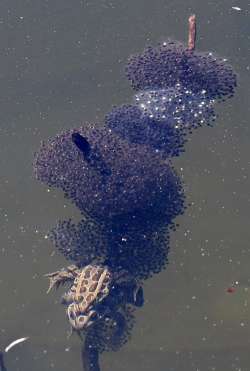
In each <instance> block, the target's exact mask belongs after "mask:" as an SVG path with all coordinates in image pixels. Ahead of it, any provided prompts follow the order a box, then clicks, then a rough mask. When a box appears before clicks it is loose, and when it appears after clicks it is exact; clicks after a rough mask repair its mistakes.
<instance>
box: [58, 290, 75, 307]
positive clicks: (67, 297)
mask: <svg viewBox="0 0 250 371" xmlns="http://www.w3.org/2000/svg"><path fill="white" fill-rule="evenodd" d="M74 301H75V293H73V292H72V291H70V290H69V291H67V292H65V294H63V296H62V299H61V304H64V305H68V304H72V303H73V302H74Z"/></svg>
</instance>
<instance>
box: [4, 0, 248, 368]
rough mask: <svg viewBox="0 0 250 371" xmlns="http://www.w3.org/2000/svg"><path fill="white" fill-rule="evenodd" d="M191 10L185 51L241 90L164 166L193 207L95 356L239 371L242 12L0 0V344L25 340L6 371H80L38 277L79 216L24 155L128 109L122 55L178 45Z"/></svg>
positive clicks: (244, 274) (244, 161) (243, 255)
mask: <svg viewBox="0 0 250 371" xmlns="http://www.w3.org/2000/svg"><path fill="white" fill-rule="evenodd" d="M232 7H239V8H241V10H236V9H233V8H232ZM193 12H194V13H195V14H196V15H197V21H198V39H197V48H198V49H200V50H202V51H206V50H212V51H214V52H216V53H218V54H219V55H221V56H225V57H226V58H228V59H229V61H230V63H231V64H232V65H233V66H234V67H235V70H236V72H237V73H238V75H239V87H238V90H237V92H236V96H235V98H233V99H232V100H230V101H229V102H226V103H225V104H223V105H221V106H220V107H219V114H220V116H219V118H218V119H217V122H216V125H215V127H214V128H212V129H209V128H205V129H204V128H203V129H201V130H199V131H197V132H196V133H195V134H194V135H193V136H192V138H191V140H190V142H189V143H188V145H187V147H186V152H185V153H184V154H183V155H182V156H181V157H180V158H178V159H177V160H175V166H176V168H177V169H178V171H179V174H183V178H184V181H185V184H186V195H187V198H188V201H189V202H190V203H191V205H190V206H189V208H188V210H187V211H186V213H185V215H184V216H182V217H181V218H179V220H178V222H179V224H180V227H179V229H178V230H177V231H176V232H174V233H172V235H171V252H170V254H169V265H168V268H167V270H166V271H164V272H162V273H161V274H159V275H158V276H155V277H154V278H153V279H151V280H149V281H147V282H146V284H145V305H144V307H143V308H142V309H140V310H138V311H137V323H136V326H135V328H134V331H133V335H132V339H131V341H130V342H129V343H128V344H127V345H126V346H124V347H123V348H122V349H121V350H120V351H119V352H117V353H108V354H104V355H103V356H102V358H101V370H102V371H108V370H119V371H123V370H124V371H125V370H126V371H127V370H131V371H142V370H143V371H152V370H154V371H156V370H157V371H158V370H159V371H165V370H173V371H182V370H185V371H198V370H199V371H212V370H218V371H249V370H250V360H249V345H250V310H249V301H250V296H249V295H250V288H249V285H250V273H249V264H250V247H249V240H250V228H249V225H250V224H249V210H250V193H249V192H250V191H249V190H250V184H249V175H250V160H249V159H250V149H249V148H250V147H249V140H250V131H249V82H250V78H249V69H250V62H249V50H248V49H249V32H250V26H249V12H250V4H248V3H247V2H246V1H245V2H243V1H238V0H235V1H227V0H224V1H215V0H211V1H208V2H201V1H191V0H190V1H189V0H187V1H185V2H183V1H180V0H173V1H165V0H164V1H163V0H156V1H154V2H153V1H142V0H135V1H131V0H127V1H121V0H114V1H105V0H99V1H97V0H92V1H88V2H87V1H79V0H72V1H70V2H68V1H64V0H60V1H59V0H56V1H39V0H38V1H28V0H23V1H21V2H20V1H17V0H12V1H10V0H2V1H1V4H0V48H1V57H0V80H1V84H0V89H1V94H0V153H1V156H0V171H1V176H0V221H1V222H0V228H1V245H0V252H1V260H0V264H1V266H0V269H1V275H0V295H1V307H0V320H1V322H0V323H1V324H0V335H1V337H0V343H1V347H2V349H3V348H4V347H5V346H6V345H7V344H8V343H9V342H10V341H12V340H14V339H17V338H19V337H23V336H29V337H30V339H29V341H27V342H26V343H24V344H22V345H20V346H17V347H16V348H14V349H13V350H12V351H10V353H8V354H7V355H6V359H5V360H6V365H7V367H8V371H11V370H13V371H14V370H15V371H17V370H20V371H23V370H26V371H27V370H32V371H44V370H50V369H52V370H55V371H57V370H58V371H59V370H60V371H64V370H65V371H66V370H76V371H77V370H80V369H81V363H80V352H79V350H80V344H79V340H78V339H77V337H71V338H69V339H68V338H67V331H68V330H69V326H68V323H67V321H66V320H65V314H64V310H63V308H62V307H61V305H60V304H59V300H60V295H59V294H58V295H50V296H49V295H46V289H47V281H46V280H45V279H44V278H43V277H42V276H43V274H44V273H47V272H50V271H53V270H57V269H58V268H60V267H62V266H65V264H66V262H65V260H64V259H63V257H62V256H61V255H59V253H57V252H55V251H54V249H53V246H52V245H51V244H50V243H49V242H48V240H46V239H44V235H45V234H46V232H47V230H48V229H49V228H50V227H51V226H53V225H54V224H55V222H56V220H57V219H59V218H65V217H72V216H73V217H75V218H78V217H79V212H78V211H77V210H76V209H75V208H74V207H73V206H71V205H70V203H68V202H65V200H64V198H63V196H62V194H61V193H60V192H56V191H50V192H48V190H47V188H46V187H45V186H43V185H41V184H40V183H38V182H36V181H35V180H34V179H33V174H32V161H33V153H34V151H35V150H36V149H37V148H38V146H39V143H40V141H41V140H42V139H46V138H48V137H50V136H52V135H54V134H55V133H57V132H59V131H61V130H63V129H65V128H70V127H73V126H76V127H77V126H79V124H81V123H82V122H85V121H94V122H96V121H97V122H101V121H102V119H103V117H104V115H105V113H106V112H108V111H109V110H110V108H111V107H112V105H119V104H121V103H124V102H128V101H129V99H130V96H131V94H132V92H131V89H130V87H129V83H128V82H127V80H126V78H125V77H124V73H123V68H124V65H125V62H126V60H127V57H128V56H129V55H130V54H131V53H134V52H137V51H141V50H142V49H143V48H144V46H145V44H148V43H152V44H154V43H156V42H157V41H159V40H160V41H163V40H164V39H165V38H167V37H172V38H174V39H177V40H180V41H185V40H186V33H187V18H188V16H189V15H190V14H191V13H193ZM235 281H239V285H238V286H237V289H236V291H235V292H234V293H232V294H230V293H228V292H227V291H226V290H227V288H228V287H229V286H231V285H232V283H233V282H235Z"/></svg>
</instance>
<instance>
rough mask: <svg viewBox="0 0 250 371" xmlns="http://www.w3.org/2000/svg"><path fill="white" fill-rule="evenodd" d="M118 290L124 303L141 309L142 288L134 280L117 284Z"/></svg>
mask: <svg viewBox="0 0 250 371" xmlns="http://www.w3.org/2000/svg"><path fill="white" fill-rule="evenodd" d="M117 288H118V290H121V292H122V294H123V297H124V302H125V303H128V304H132V305H135V306H136V307H142V306H143V304H144V294H143V288H142V286H141V285H139V284H138V282H137V281H136V280H131V281H128V282H123V283H122V284H118V286H117Z"/></svg>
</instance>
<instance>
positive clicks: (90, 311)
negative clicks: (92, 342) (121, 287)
mask: <svg viewBox="0 0 250 371" xmlns="http://www.w3.org/2000/svg"><path fill="white" fill-rule="evenodd" d="M120 273H121V272H120ZM123 273H124V272H123ZM123 273H122V274H120V275H119V278H121V277H122V275H123ZM45 276H47V277H48V278H49V280H50V285H49V289H48V292H49V291H50V290H51V289H52V288H53V287H54V286H55V287H58V286H60V284H64V283H65V282H67V281H71V282H72V286H71V287H70V289H69V290H68V292H66V293H65V294H64V295H63V297H62V303H63V304H66V305H67V306H68V307H67V311H66V312H67V317H68V320H69V322H70V324H71V326H72V329H74V330H76V331H81V330H85V329H87V328H88V327H89V326H90V325H91V324H93V323H94V322H95V321H96V320H98V318H99V317H100V313H99V312H98V310H97V304H100V303H101V302H102V301H103V299H104V298H106V297H107V296H108V295H109V294H110V290H111V288H112V287H113V284H114V280H115V279H117V277H116V275H114V274H112V273H111V271H110V270H109V268H108V267H107V266H101V265H87V266H85V267H84V268H78V267H77V266H75V265H70V266H69V267H67V268H66V269H62V270H60V271H57V272H54V273H49V274H46V275H45ZM136 292H137V291H136ZM136 292H135V293H134V301H135V303H133V304H135V305H137V304H136V297H135V296H136ZM137 306H141V305H137Z"/></svg>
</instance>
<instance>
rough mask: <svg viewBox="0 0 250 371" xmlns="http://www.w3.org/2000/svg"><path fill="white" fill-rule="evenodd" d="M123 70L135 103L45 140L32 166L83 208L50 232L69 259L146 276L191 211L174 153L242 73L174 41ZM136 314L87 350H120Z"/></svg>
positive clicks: (127, 312) (104, 326)
mask: <svg viewBox="0 0 250 371" xmlns="http://www.w3.org/2000/svg"><path fill="white" fill-rule="evenodd" d="M126 74H127V77H128V79H129V80H130V82H131V85H132V88H133V89H134V90H135V91H136V93H135V95H134V98H133V102H132V104H127V105H122V106H121V107H115V108H113V109H112V110H111V112H110V113H108V114H107V115H106V117H105V125H104V126H103V127H97V126H96V125H84V126H82V127H80V128H78V129H74V130H67V131H65V132H63V133H61V134H58V135H57V136H56V137H55V138H52V139H49V140H48V141H47V142H44V143H42V145H41V147H40V149H39V151H38V152H37V153H36V156H35V161H34V170H35V175H36V177H37V179H39V180H41V181H42V182H44V183H46V184H47V185H48V186H51V187H56V188H60V189H61V190H62V191H63V192H64V194H65V197H67V198H68V199H70V200H71V201H72V202H73V203H74V204H75V205H76V206H77V207H78V208H79V210H80V211H81V213H82V214H84V218H83V220H82V221H80V222H79V223H78V224H75V223H73V222H72V221H71V220H68V221H60V222H59V223H58V224H57V226H56V227H55V228H54V229H52V231H51V232H50V234H49V237H50V238H51V239H52V241H53V243H54V244H55V246H56V247H57V248H58V249H59V251H60V252H61V253H62V254H63V255H64V256H65V258H66V259H69V260H72V261H73V262H74V263H76V264H77V265H78V266H84V265H87V264H91V263H93V262H94V263H96V262H98V264H105V265H108V266H109V267H110V269H111V270H114V271H115V270H125V271H127V272H128V273H129V274H131V275H132V276H133V277H134V278H135V279H136V280H141V279H147V278H149V277H150V276H152V275H153V274H155V273H157V272H160V271H161V270H162V269H163V268H164V267H165V266H166V264H167V256H168V251H169V228H170V226H172V227H173V222H174V219H175V218H176V216H178V215H180V214H182V213H183V211H184V209H185V207H184V192H183V187H182V182H181V180H180V178H179V177H178V175H177V174H176V172H175V171H174V169H173V167H172V164H171V161H170V157H173V156H178V155H179V154H180V153H181V152H183V151H184V144H185V142H186V140H187V135H188V134H189V133H190V132H192V130H193V129H196V128H198V127H200V126H203V125H211V123H212V121H213V120H214V118H215V111H214V105H215V103H216V101H222V100H225V99H226V98H229V97H231V96H232V95H233V93H234V89H235V87H236V74H235V73H234V71H233V69H232V67H231V66H230V65H229V64H227V63H226V60H224V59H221V58H218V57H215V56H214V55H213V54H212V53H197V52H195V51H193V50H188V49H187V48H186V47H185V46H184V45H182V44H180V43H177V42H172V41H167V42H164V43H161V44H159V45H158V46H156V47H148V48H146V49H145V50H144V51H143V52H142V53H141V54H138V55H135V56H132V57H131V58H130V60H129V62H128V65H127V68H126ZM133 318H134V317H133V313H132V311H131V309H130V308H129V307H128V306H127V305H124V306H118V307H117V306H115V305H114V307H113V308H110V311H109V314H108V315H107V316H106V317H105V318H102V320H100V321H98V322H96V323H95V324H94V325H93V326H92V327H91V328H90V330H89V331H88V333H87V336H86V344H87V346H90V347H92V346H94V347H95V348H96V349H97V350H98V351H103V350H117V349H118V348H119V347H120V346H121V345H122V344H124V343H125V342H126V341H127V339H128V337H129V335H130V332H131V329H132V325H133V323H134V321H133Z"/></svg>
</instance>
